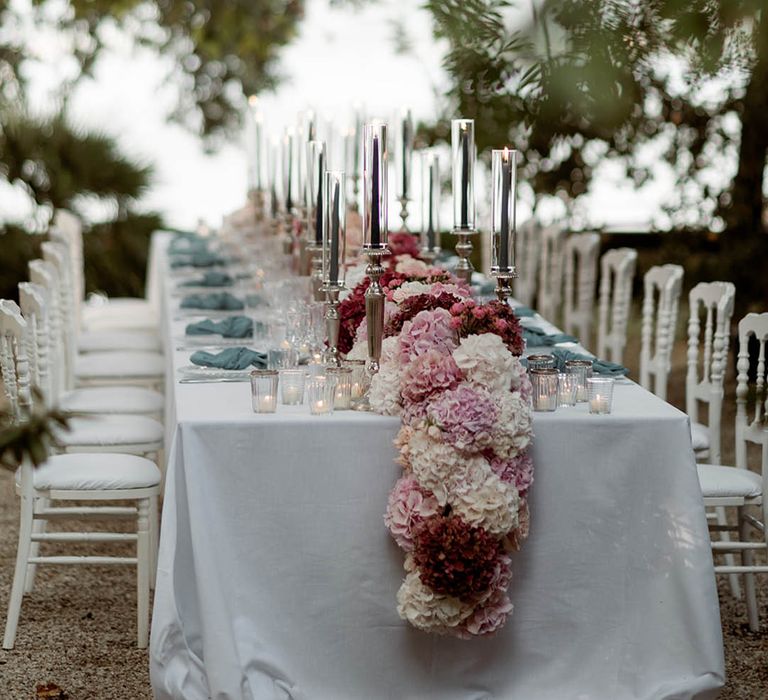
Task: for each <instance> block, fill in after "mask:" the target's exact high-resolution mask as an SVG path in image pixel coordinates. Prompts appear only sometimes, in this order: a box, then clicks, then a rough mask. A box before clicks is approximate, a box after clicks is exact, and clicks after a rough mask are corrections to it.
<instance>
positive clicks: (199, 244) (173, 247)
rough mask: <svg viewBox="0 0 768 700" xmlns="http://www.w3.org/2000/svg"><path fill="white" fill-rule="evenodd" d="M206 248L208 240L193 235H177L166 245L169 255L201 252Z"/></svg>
mask: <svg viewBox="0 0 768 700" xmlns="http://www.w3.org/2000/svg"><path fill="white" fill-rule="evenodd" d="M207 250H208V241H207V240H206V239H205V238H199V237H196V236H194V235H190V236H177V237H176V238H174V239H173V240H172V241H171V244H170V245H169V246H168V253H169V255H189V254H191V253H203V252H205V251H207Z"/></svg>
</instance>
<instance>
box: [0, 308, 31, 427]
mask: <svg viewBox="0 0 768 700" xmlns="http://www.w3.org/2000/svg"><path fill="white" fill-rule="evenodd" d="M26 344H27V322H26V321H25V320H24V318H23V317H22V315H21V309H20V308H19V307H18V305H17V304H16V302H14V301H9V300H7V299H0V367H1V368H2V375H3V389H4V390H5V395H6V398H7V399H8V403H9V404H10V406H11V411H12V412H13V415H14V416H15V417H16V419H17V420H19V419H20V418H21V417H22V412H23V410H24V409H26V408H29V407H31V406H32V392H31V389H30V381H31V379H30V374H29V360H28V359H27V351H26Z"/></svg>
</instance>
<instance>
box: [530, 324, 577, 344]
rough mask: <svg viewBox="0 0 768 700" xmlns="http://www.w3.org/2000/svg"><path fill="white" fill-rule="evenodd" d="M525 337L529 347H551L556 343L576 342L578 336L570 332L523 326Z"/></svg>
mask: <svg viewBox="0 0 768 700" xmlns="http://www.w3.org/2000/svg"><path fill="white" fill-rule="evenodd" d="M523 338H525V342H526V343H527V345H528V347H529V348H540V347H550V346H552V345H555V344H556V343H575V342H577V341H576V338H574V337H573V336H572V335H568V333H545V332H544V331H542V330H540V329H539V328H523Z"/></svg>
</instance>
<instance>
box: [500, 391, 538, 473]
mask: <svg viewBox="0 0 768 700" xmlns="http://www.w3.org/2000/svg"><path fill="white" fill-rule="evenodd" d="M494 400H495V401H496V405H497V406H498V408H499V415H498V417H497V419H496V423H495V424H494V427H493V448H494V451H495V452H496V454H497V455H499V457H502V458H505V459H511V458H512V457H515V456H517V455H518V454H520V453H521V452H522V451H523V450H524V449H525V448H526V447H528V445H530V444H531V438H532V437H533V431H532V424H533V421H532V413H531V407H530V404H529V403H528V402H527V401H526V400H525V398H524V397H523V396H522V394H521V393H520V392H519V391H515V392H508V391H504V392H501V393H500V394H498V395H497V396H494Z"/></svg>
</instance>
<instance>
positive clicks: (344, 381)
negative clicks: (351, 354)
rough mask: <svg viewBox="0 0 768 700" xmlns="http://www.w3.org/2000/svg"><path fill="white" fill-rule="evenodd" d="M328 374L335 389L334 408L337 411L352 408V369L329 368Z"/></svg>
mask: <svg viewBox="0 0 768 700" xmlns="http://www.w3.org/2000/svg"><path fill="white" fill-rule="evenodd" d="M327 372H328V376H329V377H330V378H331V379H332V380H333V382H334V387H335V388H334V394H333V408H334V409H337V410H347V409H349V408H352V368H351V367H329V368H328V370H327Z"/></svg>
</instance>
